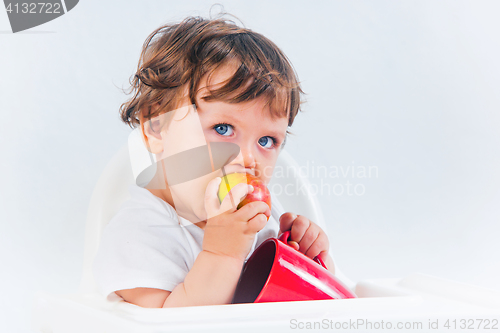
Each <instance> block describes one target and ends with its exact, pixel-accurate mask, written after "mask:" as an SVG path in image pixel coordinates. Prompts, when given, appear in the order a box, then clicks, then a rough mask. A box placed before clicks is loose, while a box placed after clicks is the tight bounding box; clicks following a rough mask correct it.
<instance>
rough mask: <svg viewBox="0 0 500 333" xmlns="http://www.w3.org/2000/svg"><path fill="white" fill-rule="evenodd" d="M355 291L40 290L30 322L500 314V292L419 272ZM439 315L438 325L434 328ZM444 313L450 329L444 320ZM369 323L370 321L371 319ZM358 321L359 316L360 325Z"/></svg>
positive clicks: (260, 325)
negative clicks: (308, 296) (156, 297)
mask: <svg viewBox="0 0 500 333" xmlns="http://www.w3.org/2000/svg"><path fill="white" fill-rule="evenodd" d="M355 291H356V294H357V295H358V296H359V298H357V299H345V300H324V301H300V302H277V303H260V304H253V303H252V304H230V305H218V306H199V307H185V308H169V309H146V308H141V307H138V306H135V305H133V304H130V303H126V302H123V301H106V300H105V299H104V298H103V297H102V296H101V295H99V294H87V295H76V294H75V295H67V296H55V295H48V294H46V293H39V294H38V295H37V297H36V303H35V313H36V315H35V316H34V321H33V325H34V328H35V329H37V330H40V331H41V332H54V333H57V332H74V333H80V332H96V333H97V332H107V333H110V332H123V333H126V332H141V333H142V332H144V333H147V332H169V331H172V332H234V331H238V332H255V331H256V330H257V331H258V330H262V329H265V331H268V330H270V329H272V330H273V332H289V331H290V330H291V329H293V328H300V327H302V328H306V325H315V323H316V325H318V326H317V328H318V327H321V326H319V325H324V326H322V327H323V328H325V327H328V329H334V328H335V327H336V326H335V325H340V326H339V327H338V328H337V329H336V330H340V329H342V328H343V329H349V328H351V329H352V328H353V327H356V328H357V329H356V330H357V331H361V332H363V331H367V332H370V331H372V330H375V329H376V328H375V327H376V325H381V322H382V321H383V322H384V325H386V327H387V325H388V323H389V322H390V323H391V324H390V325H391V328H392V329H395V328H397V326H396V325H398V323H399V325H403V327H404V325H413V326H412V329H415V330H419V331H423V332H425V331H433V332H436V331H438V332H439V331H459V330H460V325H461V324H460V321H463V320H466V322H465V323H466V326H467V325H470V320H473V321H475V322H474V325H475V327H477V325H478V321H477V320H480V319H483V320H484V319H489V320H493V319H495V318H496V319H497V320H500V292H498V291H495V290H488V289H483V288H479V287H475V286H470V285H465V284H461V283H457V282H453V281H447V280H443V279H439V278H435V277H431V276H425V275H421V274H415V275H411V276H409V277H407V278H404V279H383V280H366V281H362V282H360V283H358V284H357V285H356V289H355ZM360 320H361V321H363V323H361V322H360ZM436 320H437V321H438V324H439V329H437V330H436V329H434V328H430V327H429V324H430V323H435V322H436ZM447 320H448V328H447V327H445V325H446V321H447ZM453 320H455V327H454V326H453V325H454V324H453ZM368 322H371V325H372V326H371V327H369V326H367V325H368ZM353 323H357V324H356V326H353ZM348 325H350V326H348ZM374 325H375V327H374ZM415 325H416V326H415ZM419 325H420V326H419ZM312 327H314V326H312ZM483 327H484V325H483ZM490 327H491V325H490ZM496 327H499V326H498V325H497V326H496ZM339 328H340V329H339ZM377 330H378V329H377Z"/></svg>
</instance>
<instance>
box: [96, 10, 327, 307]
mask: <svg viewBox="0 0 500 333" xmlns="http://www.w3.org/2000/svg"><path fill="white" fill-rule="evenodd" d="M132 88H133V91H134V95H133V98H132V99H131V100H129V101H128V102H127V103H125V104H123V105H122V108H121V117H122V119H123V121H124V122H126V123H127V124H129V125H130V126H131V127H140V129H141V135H142V139H143V142H144V144H145V146H146V147H147V149H148V150H149V152H150V153H151V154H154V155H155V157H156V161H158V163H157V164H156V165H155V167H156V169H155V171H154V172H153V173H154V175H153V176H152V177H151V179H150V180H148V183H147V184H145V186H143V187H141V186H137V185H131V186H130V188H129V189H130V195H131V198H130V199H129V200H128V201H126V202H125V203H124V204H123V205H122V207H121V208H120V210H119V211H118V213H117V214H116V215H115V216H114V217H113V219H112V220H111V221H110V222H109V224H108V225H107V226H106V228H105V230H104V232H103V236H102V239H101V244H100V247H99V252H98V254H97V257H96V259H95V262H94V267H93V270H94V276H95V278H96V281H97V284H98V285H99V287H100V289H101V290H102V292H103V293H104V294H106V295H107V296H111V295H118V296H119V297H121V298H122V299H123V300H125V301H127V302H130V303H133V304H136V305H139V306H142V307H148V308H161V307H179V306H195V305H216V304H227V303H230V302H231V300H232V297H233V294H234V291H235V288H236V285H237V282H238V278H239V276H240V273H241V270H242V268H243V264H244V263H245V260H246V259H248V257H249V256H250V255H251V253H252V252H253V251H254V249H255V248H256V247H258V246H259V245H260V244H261V243H262V242H263V241H264V240H265V239H267V238H270V237H277V236H278V229H279V231H281V232H283V231H286V230H290V231H291V236H290V239H291V240H290V241H289V244H290V245H291V246H293V247H295V248H296V249H297V250H299V251H300V252H302V253H304V254H305V255H306V256H308V257H310V258H314V257H316V256H318V255H319V256H320V257H321V258H322V259H323V261H324V262H325V263H326V266H327V267H328V269H329V270H330V271H332V272H333V270H334V266H333V261H332V259H331V258H330V256H329V255H328V249H329V242H328V238H327V236H326V234H325V233H324V232H323V230H321V228H320V227H318V226H317V225H316V224H315V223H313V222H312V221H310V220H308V219H307V218H306V217H304V216H300V215H296V214H293V213H292V212H286V213H283V209H282V208H281V205H280V204H279V202H278V201H277V200H276V198H275V197H273V198H272V209H270V208H269V206H268V205H267V204H266V203H264V202H261V201H255V202H251V203H248V204H246V205H244V206H243V207H241V208H240V209H236V206H237V205H238V203H239V202H240V201H241V200H242V199H243V198H244V197H245V196H246V195H247V194H248V193H249V192H252V191H253V187H252V186H250V185H247V184H238V185H236V186H234V187H233V188H232V189H231V191H230V195H227V196H226V197H225V198H224V199H223V201H222V202H220V201H219V198H218V196H217V192H218V189H219V185H220V183H221V177H222V176H223V175H225V174H229V173H232V172H243V173H245V172H246V173H250V174H252V175H254V176H256V177H258V178H260V179H261V180H262V181H263V182H264V183H265V184H268V183H269V181H270V178H271V176H272V171H273V169H274V166H275V164H276V161H277V158H278V155H279V153H280V150H281V149H282V148H283V146H284V144H285V140H286V135H287V133H288V132H287V129H288V127H290V126H291V125H292V123H293V121H294V118H295V116H296V115H297V113H298V111H299V107H300V94H301V93H302V90H301V89H300V85H299V83H298V80H297V77H296V74H295V72H294V70H293V68H292V66H291V65H290V63H289V61H288V59H287V58H286V56H285V55H284V54H283V53H282V52H281V50H280V49H279V48H278V47H277V46H276V45H275V44H274V43H272V42H271V41H270V40H268V39H267V38H266V37H264V36H262V35H260V34H258V33H255V32H253V31H251V30H248V29H244V28H240V27H238V26H237V25H235V24H234V23H233V22H231V21H227V20H223V19H214V20H207V19H202V18H198V17H191V18H187V19H185V20H184V21H182V22H181V23H178V24H172V25H165V26H163V27H160V28H159V29H157V30H156V31H154V32H153V33H152V34H151V35H150V36H149V37H148V38H147V40H146V42H145V43H144V47H143V51H142V54H141V59H140V61H139V66H138V70H137V73H136V75H135V77H134V79H133V81H132ZM114 297H116V296H114Z"/></svg>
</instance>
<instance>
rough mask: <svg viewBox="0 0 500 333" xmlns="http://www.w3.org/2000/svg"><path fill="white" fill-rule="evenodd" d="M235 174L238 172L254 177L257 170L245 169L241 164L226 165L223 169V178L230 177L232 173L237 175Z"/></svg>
mask: <svg viewBox="0 0 500 333" xmlns="http://www.w3.org/2000/svg"><path fill="white" fill-rule="evenodd" d="M235 172H238V173H249V174H251V175H252V176H255V170H253V169H250V168H245V167H243V166H242V165H239V164H228V165H225V166H224V167H223V168H222V169H221V177H222V176H224V175H228V174H230V173H235Z"/></svg>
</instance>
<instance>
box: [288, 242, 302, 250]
mask: <svg viewBox="0 0 500 333" xmlns="http://www.w3.org/2000/svg"><path fill="white" fill-rule="evenodd" d="M288 245H290V246H291V247H293V248H294V249H295V250H297V251H298V250H300V245H299V243H297V242H296V241H288Z"/></svg>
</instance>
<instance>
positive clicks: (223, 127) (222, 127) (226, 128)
mask: <svg viewBox="0 0 500 333" xmlns="http://www.w3.org/2000/svg"><path fill="white" fill-rule="evenodd" d="M214 130H215V131H216V132H217V133H219V134H220V135H224V136H231V134H233V127H232V126H231V125H229V124H217V125H215V126H214ZM228 132H229V134H228Z"/></svg>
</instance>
